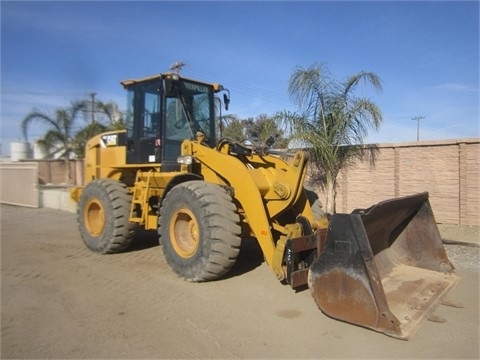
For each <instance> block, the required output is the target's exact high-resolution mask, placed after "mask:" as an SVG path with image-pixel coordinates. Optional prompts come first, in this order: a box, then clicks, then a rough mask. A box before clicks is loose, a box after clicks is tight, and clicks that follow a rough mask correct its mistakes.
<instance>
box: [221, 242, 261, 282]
mask: <svg viewBox="0 0 480 360" xmlns="http://www.w3.org/2000/svg"><path fill="white" fill-rule="evenodd" d="M263 262H264V258H263V252H262V249H261V248H260V245H258V242H257V240H256V239H255V238H243V239H242V243H241V244H240V252H239V254H238V257H237V261H236V263H235V265H234V266H233V267H232V269H231V270H230V271H229V272H228V273H227V274H225V275H224V276H222V277H221V278H219V279H218V280H219V281H221V280H226V279H230V278H233V277H236V276H240V275H243V274H245V273H248V272H250V271H252V270H253V269H255V268H257V267H259V266H260V265H261V264H262V263H263Z"/></svg>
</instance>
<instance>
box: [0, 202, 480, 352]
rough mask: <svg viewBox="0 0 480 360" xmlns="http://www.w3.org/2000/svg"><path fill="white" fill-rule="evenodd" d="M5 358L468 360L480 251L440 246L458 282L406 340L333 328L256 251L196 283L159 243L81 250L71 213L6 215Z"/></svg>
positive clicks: (475, 333)
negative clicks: (179, 273)
mask: <svg viewBox="0 0 480 360" xmlns="http://www.w3.org/2000/svg"><path fill="white" fill-rule="evenodd" d="M0 210H1V358H2V359H6V358H108V359H113V358H290V359H291V358H389V359H390V358H417V359H418V358H436V359H440V358H449V359H453V358H463V359H465V358H475V359H478V358H479V356H480V354H479V306H478V304H479V270H478V264H479V248H478V247H464V246H450V245H449V246H447V248H448V251H449V253H450V252H452V254H454V259H452V261H453V262H454V264H455V265H456V267H457V269H458V273H459V275H460V276H461V277H462V280H461V281H460V282H459V283H458V285H456V287H455V288H454V289H453V290H452V291H451V292H450V293H449V294H448V296H447V298H448V300H449V302H451V303H456V304H459V303H461V304H462V305H463V308H455V307H450V306H444V305H441V306H440V307H439V308H438V309H437V310H436V311H435V315H436V318H437V319H441V318H443V319H445V322H443V323H438V322H431V321H426V322H425V323H424V324H423V326H422V327H421V328H420V329H419V331H418V332H417V333H416V334H415V335H414V337H413V338H412V339H410V340H409V341H401V340H396V339H393V338H390V337H388V336H385V335H383V334H380V333H376V332H373V331H370V330H366V329H363V328H360V327H356V326H353V325H350V324H346V323H342V322H340V321H336V320H333V319H330V318H328V317H326V316H325V315H323V314H322V313H321V312H320V311H319V310H318V309H317V308H316V306H315V304H314V302H313V299H312V298H311V296H310V294H309V292H308V291H303V292H298V293H295V292H294V291H292V290H291V289H290V288H289V287H288V286H283V285H281V284H280V283H278V281H277V280H276V279H275V277H274V276H273V275H272V274H271V272H270V270H269V269H268V267H267V266H266V265H265V263H264V262H263V260H262V255H261V253H260V251H259V248H258V246H256V244H255V243H253V242H246V243H245V244H243V245H242V250H241V254H240V258H239V260H238V262H237V265H236V266H235V268H234V269H233V271H232V273H231V274H230V276H228V277H227V278H225V279H223V280H219V281H215V282H209V283H203V284H192V283H187V282H184V281H182V280H180V279H178V278H177V277H176V276H175V275H174V274H173V273H172V272H171V271H170V270H169V269H168V266H167V265H166V263H165V261H164V260H163V258H162V254H161V250H160V248H159V247H158V242H157V240H156V237H155V236H151V235H150V234H145V233H143V234H139V236H138V237H137V239H136V241H135V243H134V247H133V249H132V250H131V251H129V252H125V253H122V254H117V255H108V256H101V255H96V254H93V253H91V252H90V251H89V250H87V249H86V248H85V247H84V245H83V243H82V241H81V239H80V237H79V234H78V231H77V226H76V217H75V215H74V214H71V213H67V212H62V211H59V210H51V209H29V208H20V207H13V206H7V205H1V207H0Z"/></svg>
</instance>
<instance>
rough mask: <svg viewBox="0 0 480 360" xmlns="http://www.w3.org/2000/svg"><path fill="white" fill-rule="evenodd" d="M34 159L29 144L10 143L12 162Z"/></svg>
mask: <svg viewBox="0 0 480 360" xmlns="http://www.w3.org/2000/svg"><path fill="white" fill-rule="evenodd" d="M31 157H32V145H31V144H30V143H28V142H12V143H10V158H11V160H12V161H20V160H25V159H30V158H31Z"/></svg>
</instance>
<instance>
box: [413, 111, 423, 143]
mask: <svg viewBox="0 0 480 360" xmlns="http://www.w3.org/2000/svg"><path fill="white" fill-rule="evenodd" d="M422 119H425V116H415V117H413V118H412V120H416V121H417V141H420V120H422Z"/></svg>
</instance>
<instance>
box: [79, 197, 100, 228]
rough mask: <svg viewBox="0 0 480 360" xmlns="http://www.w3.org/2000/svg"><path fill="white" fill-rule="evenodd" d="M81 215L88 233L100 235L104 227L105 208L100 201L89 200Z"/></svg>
mask: <svg viewBox="0 0 480 360" xmlns="http://www.w3.org/2000/svg"><path fill="white" fill-rule="evenodd" d="M83 215H84V216H83V218H84V223H85V227H86V229H87V231H88V232H89V233H90V235H92V236H98V235H100V234H101V233H102V232H103V229H104V228H105V209H104V208H103V205H102V203H101V202H99V201H98V200H97V199H92V200H90V201H89V202H88V203H87V205H86V206H85V212H84V214H83Z"/></svg>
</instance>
